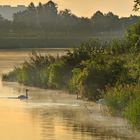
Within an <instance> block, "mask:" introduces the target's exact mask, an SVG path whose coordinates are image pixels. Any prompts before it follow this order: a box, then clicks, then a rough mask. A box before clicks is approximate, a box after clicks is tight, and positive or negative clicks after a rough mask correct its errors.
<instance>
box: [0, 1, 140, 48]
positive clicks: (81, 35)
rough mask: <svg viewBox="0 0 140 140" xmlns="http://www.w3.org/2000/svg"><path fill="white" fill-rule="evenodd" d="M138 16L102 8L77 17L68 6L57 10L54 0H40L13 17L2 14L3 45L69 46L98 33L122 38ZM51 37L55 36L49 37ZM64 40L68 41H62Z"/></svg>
mask: <svg viewBox="0 0 140 140" xmlns="http://www.w3.org/2000/svg"><path fill="white" fill-rule="evenodd" d="M138 19H139V17H138V16H132V15H131V16H130V17H122V18H119V16H117V15H114V14H113V13H112V12H108V13H107V14H103V13H102V12H100V11H97V12H96V13H95V14H93V16H92V17H91V18H85V17H78V16H76V15H75V14H73V13H71V11H70V10H68V9H65V10H62V11H58V7H57V4H56V3H54V2H53V1H49V2H47V3H46V4H42V3H39V5H38V6H35V5H34V3H30V4H29V6H28V7H27V9H26V10H24V11H20V12H18V13H15V14H14V15H13V21H8V20H6V19H4V18H3V17H2V16H0V42H1V44H0V47H2V46H3V47H4V46H5V47H8V46H9V44H10V45H11V46H15V47H16V46H17V47H19V46H21V47H22V45H21V44H24V45H25V46H24V47H31V46H34V47H37V45H36V44H38V47H45V46H46V44H47V43H46V41H47V42H54V44H51V45H50V46H53V47H54V46H56V44H58V46H61V45H62V46H63V45H64V46H65V47H70V46H68V44H69V45H73V44H74V43H76V44H77V42H81V41H82V40H85V39H91V38H95V37H96V38H98V37H100V38H103V39H104V40H108V39H110V38H111V39H112V38H113V37H118V38H122V36H123V35H124V33H125V30H126V29H127V28H128V27H129V26H130V25H132V24H133V23H135V22H136V21H137V20H138ZM3 38H4V39H5V38H6V39H7V40H6V42H7V43H8V44H5V40H4V41H3V40H2V39H3ZM11 39H12V40H11ZM42 39H44V40H45V41H42ZM50 39H55V40H53V41H50ZM69 39H71V41H69ZM33 40H34V41H33ZM63 40H64V42H66V43H63ZM14 42H16V43H14ZM18 42H20V43H18ZM33 42H37V43H33ZM69 42H71V43H69ZM43 43H44V44H43Z"/></svg>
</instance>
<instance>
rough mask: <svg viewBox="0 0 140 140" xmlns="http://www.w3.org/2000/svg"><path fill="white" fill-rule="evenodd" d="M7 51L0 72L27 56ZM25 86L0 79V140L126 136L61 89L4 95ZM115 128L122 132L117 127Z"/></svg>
mask: <svg viewBox="0 0 140 140" xmlns="http://www.w3.org/2000/svg"><path fill="white" fill-rule="evenodd" d="M7 54H8V55H9V58H8V57H7V56H5V55H4V54H3V52H2V53H0V58H1V61H0V73H2V72H6V71H9V69H11V66H12V65H14V64H19V63H20V62H22V61H24V59H28V57H27V52H20V54H19V53H17V52H15V53H14V52H12V53H11V52H7ZM25 56H26V57H25ZM11 58H12V59H11ZM8 60H10V61H8ZM17 60H18V61H17ZM26 88H27V87H24V86H23V85H19V84H17V83H4V82H3V83H2V82H0V97H1V98H0V140H26V139H27V140H125V139H129V137H127V135H120V134H117V133H116V131H113V130H112V129H107V128H106V127H103V126H102V127H101V125H98V122H97V120H99V115H98V112H96V113H93V114H90V113H89V112H88V111H87V110H86V109H85V108H84V106H83V105H82V104H83V102H82V101H77V100H76V97H75V96H72V95H69V94H65V93H64V92H63V91H59V90H56V91H54V90H43V89H38V88H34V87H28V89H29V100H18V99H7V98H6V97H17V96H18V95H20V94H24V93H25V89H26ZM97 118H98V119H97ZM109 121H110V120H109ZM109 127H110V125H109ZM115 129H116V130H117V131H122V129H121V128H119V127H118V128H115ZM130 139H132V137H130Z"/></svg>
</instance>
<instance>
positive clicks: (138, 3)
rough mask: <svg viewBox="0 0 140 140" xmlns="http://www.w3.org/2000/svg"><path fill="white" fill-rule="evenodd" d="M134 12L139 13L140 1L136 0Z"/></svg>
mask: <svg viewBox="0 0 140 140" xmlns="http://www.w3.org/2000/svg"><path fill="white" fill-rule="evenodd" d="M134 3H135V4H134V11H138V10H139V9H140V0H134Z"/></svg>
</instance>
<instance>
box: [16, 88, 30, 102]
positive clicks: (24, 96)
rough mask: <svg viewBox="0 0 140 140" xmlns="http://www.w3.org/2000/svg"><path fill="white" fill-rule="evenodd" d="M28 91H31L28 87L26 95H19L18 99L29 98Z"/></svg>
mask: <svg viewBox="0 0 140 140" xmlns="http://www.w3.org/2000/svg"><path fill="white" fill-rule="evenodd" d="M28 91H29V90H28V89H26V95H19V96H18V99H21V100H22V99H28Z"/></svg>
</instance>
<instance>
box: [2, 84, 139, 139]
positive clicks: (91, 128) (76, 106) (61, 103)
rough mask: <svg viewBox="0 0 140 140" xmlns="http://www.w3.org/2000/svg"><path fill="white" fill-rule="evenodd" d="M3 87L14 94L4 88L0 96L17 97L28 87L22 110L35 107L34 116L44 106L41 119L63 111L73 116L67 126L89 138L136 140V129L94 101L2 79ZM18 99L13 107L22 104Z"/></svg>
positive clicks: (137, 133)
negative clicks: (47, 111)
mask: <svg viewBox="0 0 140 140" xmlns="http://www.w3.org/2000/svg"><path fill="white" fill-rule="evenodd" d="M3 86H4V87H5V88H9V91H12V89H14V92H13V93H14V94H10V95H9V93H8V92H7V91H8V90H7V89H6V91H5V92H6V93H7V94H4V95H3V94H2V95H3V96H18V95H20V94H21V92H23V93H24V92H25V91H24V89H27V88H28V89H29V99H28V101H25V105H24V110H25V109H27V110H36V111H35V112H36V113H35V112H34V113H35V114H34V119H35V118H38V113H39V112H40V110H41V108H43V111H42V114H45V109H46V110H52V111H50V112H49V113H47V115H46V117H45V119H46V118H48V117H50V115H51V116H52V115H53V114H55V115H54V118H55V116H59V115H60V114H61V112H63V113H64V114H63V115H62V116H65V117H66V116H67V117H68V116H70V117H74V120H73V122H71V123H69V124H68V126H69V127H70V128H72V127H73V126H72V125H74V128H75V129H76V130H75V131H80V130H81V131H82V133H85V132H88V133H90V132H91V133H92V136H93V138H95V137H98V138H99V139H100V138H101V137H102V138H104V139H105V138H106V139H119V140H120V139H121V140H125V139H127V140H129V139H130V140H132V139H135V140H139V137H140V135H139V132H138V131H136V130H134V129H133V128H132V127H131V126H130V125H129V124H128V123H127V121H126V120H125V119H122V118H119V117H113V116H111V115H110V114H109V113H108V112H106V111H104V110H103V108H104V107H102V105H99V104H96V103H94V102H89V101H83V100H77V99H76V96H75V95H71V94H68V93H67V92H66V91H61V90H44V89H40V88H36V87H26V86H21V85H20V84H18V83H13V82H10V83H9V82H4V83H3ZM19 91H20V92H19ZM23 93H22V94H23ZM10 102H12V103H13V104H12V105H10V107H13V108H15V106H14V104H16V101H10ZM18 102H21V103H20V105H18V106H17V105H16V106H17V107H18V108H22V105H21V104H22V102H23V103H24V101H18ZM1 104H2V101H1ZM54 109H55V110H54ZM57 109H59V111H60V112H59V113H58V112H57V111H56V110H57ZM37 110H38V111H37ZM30 112H31V111H30ZM37 112H38V113H37ZM56 113H58V114H56ZM41 118H42V117H41ZM63 121H64V122H65V121H66V120H65V119H63ZM72 123H74V124H72ZM34 125H35V124H34ZM59 125H60V124H59ZM69 131H70V129H69ZM63 133H64V132H63ZM94 133H95V137H94ZM83 135H84V134H83ZM97 135H98V136H97Z"/></svg>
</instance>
